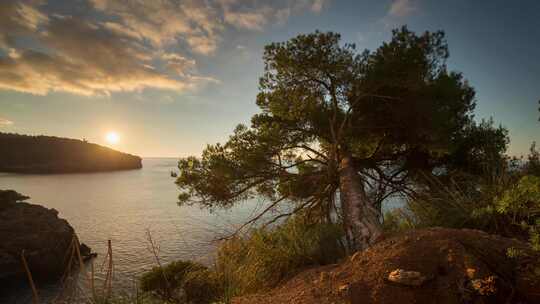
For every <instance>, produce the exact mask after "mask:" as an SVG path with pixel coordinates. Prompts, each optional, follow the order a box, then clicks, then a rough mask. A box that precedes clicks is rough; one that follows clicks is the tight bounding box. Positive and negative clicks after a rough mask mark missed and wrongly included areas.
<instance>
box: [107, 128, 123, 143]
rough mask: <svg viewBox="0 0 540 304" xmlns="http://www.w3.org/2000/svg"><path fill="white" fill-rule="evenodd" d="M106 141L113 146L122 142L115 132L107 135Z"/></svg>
mask: <svg viewBox="0 0 540 304" xmlns="http://www.w3.org/2000/svg"><path fill="white" fill-rule="evenodd" d="M105 140H106V141H107V143H109V144H111V145H115V144H117V143H118V142H119V141H120V136H119V135H118V133H116V132H114V131H110V132H107V134H105Z"/></svg>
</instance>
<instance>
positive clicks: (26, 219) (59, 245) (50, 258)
mask: <svg viewBox="0 0 540 304" xmlns="http://www.w3.org/2000/svg"><path fill="white" fill-rule="evenodd" d="M2 192H4V191H2ZM10 197H13V196H10ZM22 198H23V199H26V197H22ZM0 205H2V206H4V208H2V209H0V240H2V241H1V242H0V269H1V271H0V282H7V281H8V280H9V281H10V282H15V281H18V280H20V281H25V280H26V274H25V272H24V268H23V266H22V262H21V253H22V251H23V250H24V251H25V258H26V261H27V263H28V267H29V269H30V271H31V273H32V276H33V277H34V279H35V280H50V279H55V278H58V277H59V276H61V275H62V274H63V273H64V271H65V267H66V264H67V258H68V257H69V255H68V254H67V253H68V249H69V248H70V244H71V242H72V239H73V234H74V230H73V228H72V227H71V226H70V225H69V223H68V222H67V221H66V220H64V219H61V218H59V217H58V212H57V211H56V210H54V209H47V208H45V207H42V206H39V205H34V204H29V203H24V202H20V201H19V202H7V201H5V200H4V201H2V200H1V198H0ZM6 206H7V207H6ZM81 249H82V251H81V253H82V252H84V253H85V255H86V256H89V255H91V250H90V248H89V247H88V246H86V245H84V246H81Z"/></svg>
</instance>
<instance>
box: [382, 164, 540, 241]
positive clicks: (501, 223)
mask: <svg viewBox="0 0 540 304" xmlns="http://www.w3.org/2000/svg"><path fill="white" fill-rule="evenodd" d="M464 184H465V185H469V187H468V188H467V187H466V186H462V185H464ZM433 226H440V227H448V228H473V229H480V230H484V231H486V232H488V233H492V234H500V235H503V236H506V237H512V238H517V239H521V240H524V241H525V240H528V241H529V243H530V244H531V246H532V247H533V249H535V250H540V177H537V176H533V175H524V176H522V174H521V173H519V174H514V175H510V174H508V173H505V174H502V175H495V176H492V177H490V178H488V179H483V180H480V179H479V178H478V177H477V179H476V180H474V181H473V180H467V179H465V180H462V181H461V182H460V183H458V182H455V181H452V182H450V183H446V184H442V183H439V184H438V187H432V189H430V190H429V191H424V192H423V193H421V194H420V195H418V196H417V197H415V198H414V199H411V200H409V201H408V202H407V205H406V207H404V208H402V209H397V210H393V211H391V212H389V213H387V214H385V221H384V226H383V227H384V228H385V230H386V231H390V232H394V231H400V230H404V229H410V228H422V227H433Z"/></svg>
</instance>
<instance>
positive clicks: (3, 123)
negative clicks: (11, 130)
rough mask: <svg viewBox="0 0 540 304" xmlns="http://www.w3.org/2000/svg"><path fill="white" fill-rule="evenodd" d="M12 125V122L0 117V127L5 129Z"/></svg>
mask: <svg viewBox="0 0 540 304" xmlns="http://www.w3.org/2000/svg"><path fill="white" fill-rule="evenodd" d="M11 125H13V121H11V120H9V119H5V118H2V117H0V127H6V126H11Z"/></svg>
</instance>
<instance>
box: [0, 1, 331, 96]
mask: <svg viewBox="0 0 540 304" xmlns="http://www.w3.org/2000/svg"><path fill="white" fill-rule="evenodd" d="M85 1H88V4H89V12H88V13H86V14H84V15H82V16H81V15H78V16H70V13H69V12H66V11H62V12H58V11H55V9H54V7H52V6H49V5H47V4H46V2H45V1H40V0H14V1H8V2H1V3H0V29H1V30H0V90H12V91H18V92H23V93H31V94H37V95H45V94H48V93H50V92H68V93H73V94H79V95H86V96H93V95H110V94H112V93H114V92H127V91H139V90H143V89H145V88H156V89H164V90H172V91H176V92H184V91H186V90H192V89H197V88H199V87H201V86H203V85H205V84H209V83H219V80H217V79H214V78H213V77H211V76H209V75H200V74H199V73H198V70H197V62H196V61H195V59H194V57H195V56H211V55H212V54H214V53H215V52H216V51H217V49H218V46H219V44H220V42H221V41H222V40H223V39H224V38H223V37H224V35H225V34H226V32H227V31H228V30H229V29H231V28H236V29H243V30H251V31H262V30H264V28H265V27H266V26H268V25H270V24H283V23H285V22H286V21H287V19H288V18H289V17H290V16H291V15H292V14H300V13H304V12H305V11H306V10H308V11H312V12H316V13H319V12H320V11H321V10H322V9H323V6H324V1H323V0H298V1H293V0H278V1H274V2H264V1H257V0H214V1H200V0H185V1H176V0H160V1H135V0H85Z"/></svg>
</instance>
